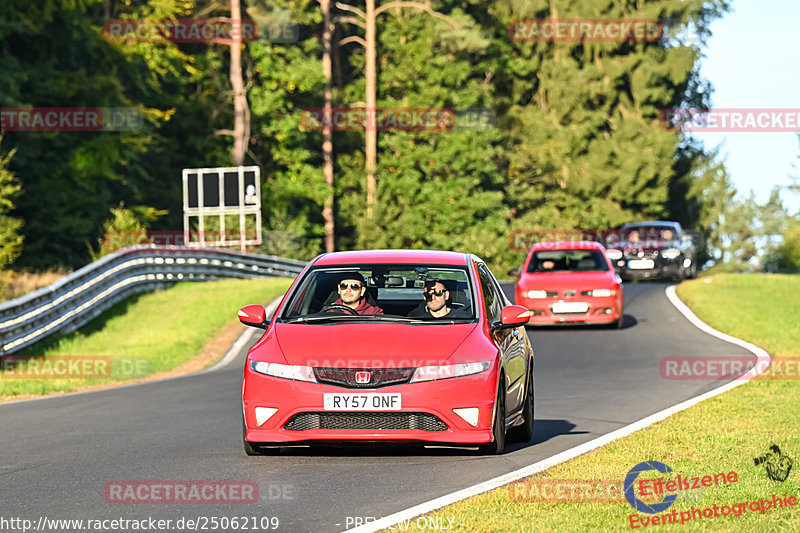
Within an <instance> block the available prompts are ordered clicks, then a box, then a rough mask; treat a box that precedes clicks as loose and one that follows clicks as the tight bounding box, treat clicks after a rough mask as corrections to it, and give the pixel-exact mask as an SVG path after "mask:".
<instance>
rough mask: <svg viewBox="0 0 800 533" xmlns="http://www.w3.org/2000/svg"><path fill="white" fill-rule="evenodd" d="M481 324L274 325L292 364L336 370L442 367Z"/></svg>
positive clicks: (340, 323) (279, 341) (280, 343)
mask: <svg viewBox="0 0 800 533" xmlns="http://www.w3.org/2000/svg"><path fill="white" fill-rule="evenodd" d="M477 327H478V324H477V323H474V322H473V323H468V324H441V325H439V324H431V325H428V324H426V325H412V324H398V323H394V324H376V323H367V324H365V323H363V322H362V323H353V324H347V323H342V322H338V323H334V324H331V323H327V324H287V323H282V322H279V323H277V324H275V328H274V334H275V339H276V340H277V342H278V344H279V346H280V348H281V351H282V352H283V356H284V357H285V358H286V361H287V362H288V363H289V364H292V365H308V366H323V367H332V368H408V367H418V366H426V365H442V364H445V363H446V362H447V360H448V359H449V358H450V356H451V355H452V354H453V352H455V351H456V349H457V348H458V347H459V346H460V345H461V344H462V343H463V342H464V340H466V338H467V337H468V336H469V335H470V334H471V333H472V332H473V331H474V330H475V328H477Z"/></svg>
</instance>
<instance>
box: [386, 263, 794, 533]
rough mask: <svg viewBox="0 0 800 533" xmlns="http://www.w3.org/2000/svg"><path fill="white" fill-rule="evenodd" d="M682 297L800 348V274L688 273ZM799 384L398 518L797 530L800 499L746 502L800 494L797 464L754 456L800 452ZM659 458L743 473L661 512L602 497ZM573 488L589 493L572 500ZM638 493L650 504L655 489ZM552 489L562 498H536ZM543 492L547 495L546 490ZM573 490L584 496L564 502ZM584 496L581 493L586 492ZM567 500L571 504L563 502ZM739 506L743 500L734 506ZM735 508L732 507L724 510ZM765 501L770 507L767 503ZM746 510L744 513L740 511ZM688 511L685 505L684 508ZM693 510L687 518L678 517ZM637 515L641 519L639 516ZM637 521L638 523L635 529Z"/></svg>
mask: <svg viewBox="0 0 800 533" xmlns="http://www.w3.org/2000/svg"><path fill="white" fill-rule="evenodd" d="M678 295H679V296H680V297H681V299H682V300H683V301H684V302H686V303H687V305H689V306H690V307H691V308H692V309H693V310H694V311H695V313H696V314H697V315H698V316H699V317H700V318H701V319H702V320H703V321H705V322H706V323H708V324H709V325H711V326H712V327H714V328H716V329H718V330H720V331H723V332H725V333H729V334H731V335H734V336H737V337H740V338H743V339H745V340H747V341H750V342H753V343H755V344H757V345H759V346H761V347H762V348H764V349H766V350H767V351H768V352H770V353H771V354H773V355H777V356H800V335H798V333H797V331H798V323H800V302H798V300H800V298H799V297H798V295H800V276H780V275H759V274H745V275H736V274H720V275H717V276H714V277H712V278H711V279H710V282H707V281H706V280H705V279H698V280H692V281H687V282H685V283H683V284H682V285H681V286H680V288H679V289H678ZM799 412H800V382H798V381H797V380H794V381H791V380H788V381H757V382H749V383H745V384H743V385H741V386H739V387H736V388H734V389H732V390H730V391H728V392H726V393H724V394H722V395H719V396H716V397H714V398H711V399H709V400H706V401H704V402H702V403H700V404H698V405H695V406H693V407H691V408H689V409H687V410H685V411H682V412H680V413H677V414H675V415H673V416H671V417H669V418H667V419H665V420H663V421H660V422H657V423H656V424H654V425H652V426H650V427H648V428H646V429H644V430H642V431H638V432H636V433H634V434H632V435H630V436H628V437H625V438H623V439H620V440H617V441H615V442H613V443H611V444H609V445H607V446H605V447H603V448H601V449H598V450H595V451H593V452H590V453H587V454H585V455H582V456H580V457H577V458H575V459H573V460H571V461H568V462H565V463H562V464H560V465H557V466H555V467H553V468H550V469H548V470H547V471H546V472H544V473H543V474H540V475H537V476H534V477H531V478H528V479H526V480H522V481H523V483H522V484H520V485H515V484H512V485H511V486H506V487H502V488H499V489H496V490H493V491H490V492H487V493H484V494H481V495H478V496H475V497H473V498H469V499H466V500H462V501H460V502H457V503H455V504H453V505H450V506H447V507H444V508H442V509H440V510H438V511H437V512H435V513H431V514H428V515H425V516H424V517H419V518H415V519H412V520H410V521H409V522H408V523H403V524H401V525H400V526H395V529H396V530H397V529H401V530H405V529H408V530H421V529H426V530H427V529H432V528H433V527H435V526H436V525H437V524H441V525H444V526H448V525H450V524H452V527H451V529H452V530H453V531H474V532H481V533H491V532H508V531H526V532H527V531H631V530H638V531H641V530H642V529H647V530H648V531H650V530H656V531H659V530H663V531H666V530H675V531H728V530H731V529H734V528H736V529H741V530H743V531H787V532H788V531H800V503H798V506H796V507H785V508H777V509H769V510H765V512H763V513H762V512H761V511H760V510H758V509H756V510H755V511H753V510H752V509H751V508H749V507H748V508H746V509H744V510H743V509H742V505H741V504H742V503H745V502H752V501H760V500H764V499H768V500H770V504H771V503H772V495H773V494H775V495H776V496H777V497H782V496H783V495H784V494H786V495H787V496H794V497H795V498H797V499H798V500H800V464H798V465H796V468H794V469H792V470H791V471H790V474H789V477H788V479H786V481H784V482H780V481H773V480H771V479H769V478H768V477H767V474H766V470H765V468H764V465H760V466H755V465H754V461H753V459H754V458H755V457H760V456H763V455H764V454H765V453H766V452H767V451H769V450H768V448H769V447H770V446H771V445H772V444H777V445H778V446H780V448H781V451H782V452H783V453H784V454H785V455H788V456H789V457H790V458H792V459H793V460H794V461H800V425H799V424H798V413H799ZM646 460H653V461H660V462H662V463H665V464H667V465H669V466H670V467H671V468H672V469H673V473H671V474H659V475H654V474H655V472H651V473H650V474H649V475H644V474H643V475H641V476H640V478H644V477H647V478H657V477H659V476H662V475H663V477H664V478H665V481H666V480H674V479H676V475H677V474H681V475H683V476H684V477H687V476H688V477H695V476H704V475H712V476H713V475H714V474H719V473H729V472H731V471H733V472H736V473H737V476H738V477H737V481H736V482H734V483H728V484H724V485H723V484H720V485H718V486H711V487H707V488H701V489H694V490H688V491H680V492H679V493H678V494H679V495H678V500H677V501H676V502H675V503H674V504H673V505H672V506H671V507H670V508H669V509H667V510H665V511H663V512H661V513H658V514H645V513H638V512H636V511H635V510H634V508H633V507H632V506H631V505H629V504H628V503H627V501H625V500H624V499H623V498H621V497H620V495H619V493H616V501H611V502H601V501H599V498H598V496H600V495H601V494H600V493H599V491H598V489H596V487H597V485H598V483H599V482H600V481H601V480H614V481H616V482H618V483H619V484H620V485H621V483H622V480H623V479H624V478H625V476H626V474H627V473H628V471H629V470H630V469H631V468H632V467H633V466H634V465H636V464H638V463H640V462H642V461H646ZM566 480H570V481H571V480H585V482H586V483H587V484H588V487H589V489H588V490H587V489H586V488H583V487H582V488H579V489H577V490H576V489H570V488H564V489H563V490H562V492H561V493H559V492H552V491H550V492H548V491H547V490H545V488H544V483H558V482H560V481H566ZM573 494H577V495H582V496H583V497H582V498H581V497H578V498H571V496H572V495H573ZM637 495H638V496H639V497H640V498H641V499H642V500H643V501H645V502H647V503H655V502H658V501H660V500H661V496H660V495H659V496H658V497H644V496H641V495H639V494H638V487H637ZM537 496H553V497H551V498H550V499H551V500H554V501H557V502H558V503H552V502H543V501H530V500H538V499H539V498H537ZM542 499H546V498H542ZM569 499H572V500H577V501H567V500H569ZM525 500H528V501H525ZM580 500H583V501H580ZM562 502H564V503H562ZM714 505H716V506H717V511H716V512H718V513H720V516H718V517H710V518H705V517H702V518H696V515H694V514H693V511H692V510H693V509H696V510H701V511H702V510H703V509H705V508H712V511H711V512H712V513H713V512H715V511H714V510H713V506H714ZM733 505H735V507H731V506H733ZM724 506H728V508H727V509H728V511H729V513H730V514H728V515H727V516H722V513H723V512H725V507H724ZM762 507H766V504H763V505H762ZM673 511H675V512H676V517H677V518H676V520H677V523H666V524H663V525H661V524H656V523H650V525H649V526H648V527H643V525H642V522H643V520H644V518H649V519H652V518H653V517H662V516H664V515H667V514H671V513H672V512H673ZM737 511H738V513H739V516H735V514H736V513H737ZM682 513H687V514H686V515H683V514H682ZM683 516H686V517H687V518H688V517H689V516H691V517H692V518H691V519H687V520H686V521H685V523H683V524H681V522H680V521H681V518H682V517H683ZM631 517H634V518H631ZM632 526H636V527H632Z"/></svg>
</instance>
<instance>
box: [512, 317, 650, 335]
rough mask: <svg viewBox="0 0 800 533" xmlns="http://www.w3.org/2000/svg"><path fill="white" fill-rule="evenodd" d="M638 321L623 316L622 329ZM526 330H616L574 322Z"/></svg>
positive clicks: (603, 325) (599, 325) (634, 324)
mask: <svg viewBox="0 0 800 533" xmlns="http://www.w3.org/2000/svg"><path fill="white" fill-rule="evenodd" d="M638 323H639V321H638V320H636V317H635V316H633V315H624V316H623V319H622V329H628V328H632V327H634V326H636V324H638ZM525 327H526V328H527V330H528V331H529V332H530V331H564V330H565V329H576V330H589V331H592V330H598V329H601V330H602V329H616V328H615V327H614V328H611V327H609V326H608V325H606V324H580V323H576V322H564V323H562V324H552V325H547V326H531V325H527V326H525Z"/></svg>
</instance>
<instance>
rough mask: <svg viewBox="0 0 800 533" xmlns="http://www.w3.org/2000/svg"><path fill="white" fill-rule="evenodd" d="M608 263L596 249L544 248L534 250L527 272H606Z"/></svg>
mask: <svg viewBox="0 0 800 533" xmlns="http://www.w3.org/2000/svg"><path fill="white" fill-rule="evenodd" d="M606 271H608V263H606V259H605V257H604V256H603V254H602V253H601V252H598V251H596V250H546V251H541V252H534V254H533V257H532V258H531V262H530V264H529V265H528V272H606Z"/></svg>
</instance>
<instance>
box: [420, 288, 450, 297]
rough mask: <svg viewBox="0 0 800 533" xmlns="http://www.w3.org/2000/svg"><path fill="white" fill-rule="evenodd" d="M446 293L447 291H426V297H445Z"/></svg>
mask: <svg viewBox="0 0 800 533" xmlns="http://www.w3.org/2000/svg"><path fill="white" fill-rule="evenodd" d="M445 292H447V290H446V289H425V296H433V295H436V296H443V295H444V293H445Z"/></svg>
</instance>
